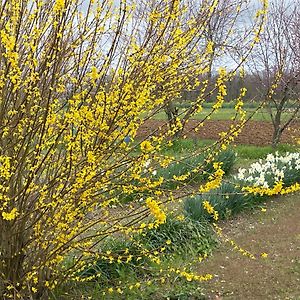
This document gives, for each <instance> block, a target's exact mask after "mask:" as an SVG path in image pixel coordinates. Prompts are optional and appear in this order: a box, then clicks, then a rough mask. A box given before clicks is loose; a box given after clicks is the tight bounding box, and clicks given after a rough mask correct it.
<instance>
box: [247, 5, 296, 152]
mask: <svg viewBox="0 0 300 300" xmlns="http://www.w3.org/2000/svg"><path fill="white" fill-rule="evenodd" d="M298 5H299V2H298V1H294V2H292V3H289V4H287V3H285V2H283V1H275V2H273V3H272V4H271V7H270V11H269V17H268V21H267V24H266V28H265V32H264V33H263V34H262V35H261V41H260V44H259V47H258V49H257V52H255V53H253V54H252V66H253V69H254V72H255V73H256V75H257V76H258V77H259V78H260V83H259V86H261V88H260V92H264V93H266V91H268V90H270V89H271V86H272V84H273V82H274V81H275V80H277V81H278V84H277V86H276V88H275V89H274V93H273V94H269V97H268V98H267V99H265V97H264V95H261V98H262V99H263V100H264V101H266V105H267V109H268V112H269V114H270V116H271V120H272V124H273V136H272V145H273V147H276V146H277V144H278V143H279V141H280V138H281V136H282V133H283V131H284V130H285V129H286V128H288V126H289V125H290V124H291V123H292V122H293V121H295V120H296V119H297V118H298V117H299V112H300V100H299V91H300V89H299V76H300V71H299V70H300V68H299V67H300V65H299V62H300V52H299V46H298V43H297V42H296V36H297V33H299V25H300V23H299V12H298ZM278 76H279V77H278ZM276 77H277V79H276Z"/></svg>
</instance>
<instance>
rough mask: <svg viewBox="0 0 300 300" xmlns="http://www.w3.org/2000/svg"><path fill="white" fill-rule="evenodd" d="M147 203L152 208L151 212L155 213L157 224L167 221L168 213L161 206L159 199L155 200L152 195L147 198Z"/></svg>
mask: <svg viewBox="0 0 300 300" xmlns="http://www.w3.org/2000/svg"><path fill="white" fill-rule="evenodd" d="M146 205H147V206H148V208H149V209H150V211H151V213H152V214H153V215H154V217H155V219H156V223H157V224H163V223H165V222H166V219H167V217H166V214H165V213H164V212H163V211H162V209H161V208H160V207H159V204H158V202H157V201H155V200H154V199H153V198H151V197H148V198H147V199H146Z"/></svg>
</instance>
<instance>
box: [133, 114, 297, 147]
mask: <svg viewBox="0 0 300 300" xmlns="http://www.w3.org/2000/svg"><path fill="white" fill-rule="evenodd" d="M197 123H198V121H197V120H190V121H189V123H187V125H186V128H185V130H184V135H185V136H186V137H187V138H193V139H198V138H199V139H212V140H215V139H218V138H219V133H220V132H222V131H228V129H229V128H230V125H231V124H232V121H227V120H226V121H217V120H214V121H211V120H208V121H206V122H205V123H204V126H203V127H200V128H199V130H198V131H197V132H195V131H194V130H193V128H194V127H195V126H196V125H197ZM159 128H162V129H161V130H165V129H166V128H167V127H166V122H165V121H160V120H148V121H146V122H145V123H144V124H143V125H142V126H141V127H140V129H139V132H138V136H139V137H147V136H149V135H151V134H152V133H153V132H154V131H157V130H159ZM272 134H273V126H272V123H270V122H262V121H248V122H247V124H246V126H245V127H244V129H243V130H242V132H241V133H240V135H239V136H238V137H237V139H236V140H235V143H236V144H245V145H257V146H266V145H270V144H271V141H272ZM299 136H300V122H297V123H294V124H292V125H291V126H290V127H289V128H287V129H286V130H285V131H284V132H283V135H282V138H281V142H282V143H291V144H294V143H295V138H297V137H298V138H299Z"/></svg>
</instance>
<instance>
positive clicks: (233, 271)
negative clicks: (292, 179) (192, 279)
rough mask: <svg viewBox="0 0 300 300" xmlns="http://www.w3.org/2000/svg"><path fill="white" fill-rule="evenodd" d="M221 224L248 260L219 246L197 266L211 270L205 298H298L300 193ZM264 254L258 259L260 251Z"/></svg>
mask: <svg viewBox="0 0 300 300" xmlns="http://www.w3.org/2000/svg"><path fill="white" fill-rule="evenodd" d="M265 207H266V212H263V211H260V210H259V209H258V210H256V211H253V212H252V213H249V212H248V214H244V215H241V216H239V217H238V218H237V219H234V220H233V221H232V222H230V221H229V222H226V223H225V224H223V225H222V227H223V229H224V232H226V233H227V234H228V235H229V237H230V238H231V239H233V240H235V241H236V242H237V243H238V245H239V246H241V247H242V248H244V249H246V250H248V251H250V252H251V253H253V254H255V256H256V257H258V258H257V259H256V260H251V259H250V258H247V257H245V256H242V255H241V254H239V253H237V252H236V251H235V250H232V249H231V248H230V246H228V245H227V246H226V245H225V244H223V245H222V246H221V247H220V248H219V249H218V250H216V251H215V252H214V254H213V256H212V257H211V258H210V259H209V260H207V261H206V262H205V263H203V264H202V266H201V272H202V273H205V272H208V273H212V274H215V278H214V279H213V280H212V281H210V282H208V283H204V288H205V294H206V295H208V299H237V300H248V299H249V300H252V299H253V300H260V299H280V300H281V299H293V300H294V299H297V300H298V299H300V194H297V195H293V196H289V197H281V198H276V199H274V200H273V201H271V202H268V203H267V204H266V206H265ZM263 252H265V253H267V254H268V257H267V258H261V257H260V254H261V253H263Z"/></svg>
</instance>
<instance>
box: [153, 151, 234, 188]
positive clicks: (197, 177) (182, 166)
mask: <svg viewBox="0 0 300 300" xmlns="http://www.w3.org/2000/svg"><path fill="white" fill-rule="evenodd" d="M235 160H236V155H235V152H234V151H232V150H226V151H222V152H221V153H220V154H219V155H217V157H216V158H215V161H217V162H222V163H223V164H222V170H223V171H224V172H225V174H228V173H229V172H230V170H231V169H232V167H233V165H234V163H235ZM201 164H203V167H202V169H203V170H204V171H203V172H193V170H194V169H195V168H196V167H198V166H200V165H201ZM188 172H190V173H191V175H190V176H189V177H188V178H187V179H186V180H185V181H180V182H178V181H176V180H174V179H173V178H174V176H177V177H178V176H181V175H184V174H187V173H188ZM213 172H214V168H213V162H209V163H206V162H205V161H204V155H198V156H195V157H191V158H188V159H183V160H180V161H176V162H173V163H171V164H170V165H169V166H168V167H167V168H165V169H163V168H161V169H159V170H158V171H157V175H156V176H157V177H163V178H164V187H166V188H170V189H172V188H173V189H175V188H177V187H180V186H182V185H183V184H195V183H198V182H201V181H204V180H207V178H208V177H209V175H210V174H212V173H213Z"/></svg>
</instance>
